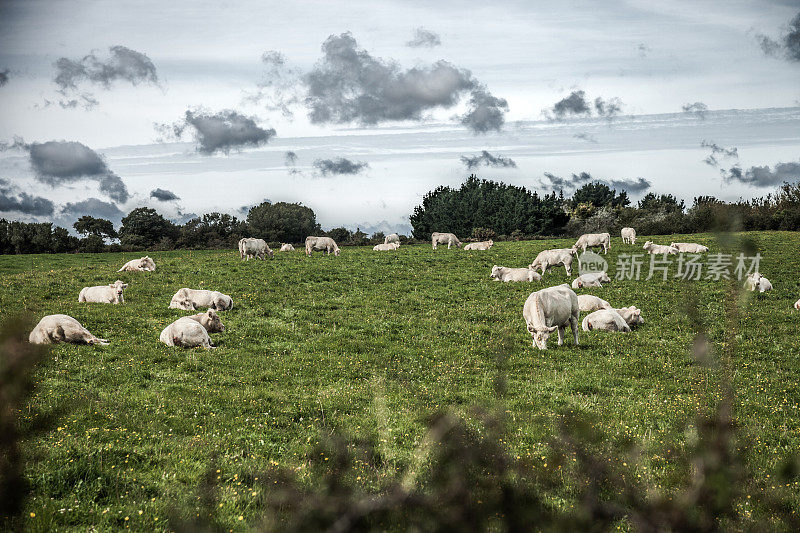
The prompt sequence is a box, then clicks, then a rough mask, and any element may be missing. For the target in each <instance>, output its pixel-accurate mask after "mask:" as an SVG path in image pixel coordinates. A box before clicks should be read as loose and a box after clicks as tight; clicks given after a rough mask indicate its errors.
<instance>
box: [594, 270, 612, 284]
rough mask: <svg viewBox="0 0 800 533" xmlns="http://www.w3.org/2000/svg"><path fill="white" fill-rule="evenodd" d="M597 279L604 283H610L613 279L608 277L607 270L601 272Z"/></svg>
mask: <svg viewBox="0 0 800 533" xmlns="http://www.w3.org/2000/svg"><path fill="white" fill-rule="evenodd" d="M597 279H598V280H600V281H602V282H604V283H609V282H610V281H611V278H609V277H608V273H606V272H601V273H600V275H599V276H597Z"/></svg>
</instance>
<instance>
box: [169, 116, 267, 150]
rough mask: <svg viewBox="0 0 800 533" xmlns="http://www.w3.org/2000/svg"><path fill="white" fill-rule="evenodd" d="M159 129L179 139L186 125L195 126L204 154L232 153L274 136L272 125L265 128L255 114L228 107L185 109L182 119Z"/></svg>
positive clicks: (254, 145)
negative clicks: (202, 109)
mask: <svg viewBox="0 0 800 533" xmlns="http://www.w3.org/2000/svg"><path fill="white" fill-rule="evenodd" d="M155 127H156V130H157V131H159V132H160V133H161V134H163V135H166V136H167V137H174V138H176V139H179V138H180V137H181V136H182V135H183V133H184V132H185V131H186V129H187V128H189V127H191V128H192V133H193V135H194V138H195V140H196V141H197V142H198V143H199V146H198V148H197V150H198V151H199V152H201V153H204V154H213V153H215V152H222V153H225V154H227V153H229V152H230V151H231V150H240V149H242V148H244V147H248V146H251V147H256V146H261V145H262V144H266V143H267V141H269V140H270V139H271V138H272V137H274V136H275V130H274V129H272V128H269V129H264V128H261V127H259V126H258V125H257V124H256V121H255V118H254V117H247V116H245V115H242V114H240V113H237V112H236V111H232V110H230V109H225V110H222V111H219V112H218V113H214V114H211V113H209V112H206V111H186V115H185V116H184V118H183V120H180V121H178V122H176V123H175V124H172V125H167V124H156V125H155Z"/></svg>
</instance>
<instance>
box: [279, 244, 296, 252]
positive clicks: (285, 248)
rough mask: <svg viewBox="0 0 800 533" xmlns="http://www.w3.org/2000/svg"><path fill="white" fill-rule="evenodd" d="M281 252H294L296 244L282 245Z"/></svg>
mask: <svg viewBox="0 0 800 533" xmlns="http://www.w3.org/2000/svg"><path fill="white" fill-rule="evenodd" d="M280 251H281V252H294V246H292V245H291V244H288V243H287V244H283V245H281V250H280Z"/></svg>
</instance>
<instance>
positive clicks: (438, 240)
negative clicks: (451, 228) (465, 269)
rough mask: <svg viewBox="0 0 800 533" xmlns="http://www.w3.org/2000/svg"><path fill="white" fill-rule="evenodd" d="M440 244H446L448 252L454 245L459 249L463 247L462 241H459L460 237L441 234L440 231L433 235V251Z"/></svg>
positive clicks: (451, 234)
mask: <svg viewBox="0 0 800 533" xmlns="http://www.w3.org/2000/svg"><path fill="white" fill-rule="evenodd" d="M440 244H446V245H447V249H448V250H449V249H450V247H451V246H452V245H454V244H455V245H456V246H458V247H459V248H460V247H461V241H459V240H458V237H456V236H455V235H454V234H453V233H439V232H438V231H434V232H433V233H431V245H433V249H434V250H435V249H436V247H437V246H438V245H440Z"/></svg>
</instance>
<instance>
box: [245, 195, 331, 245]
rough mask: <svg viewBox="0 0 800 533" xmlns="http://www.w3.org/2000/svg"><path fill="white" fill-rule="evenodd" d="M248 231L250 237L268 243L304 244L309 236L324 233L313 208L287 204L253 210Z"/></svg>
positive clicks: (263, 206) (248, 223)
mask: <svg viewBox="0 0 800 533" xmlns="http://www.w3.org/2000/svg"><path fill="white" fill-rule="evenodd" d="M247 229H248V232H249V233H250V235H249V236H251V237H256V238H259V239H264V240H265V241H268V242H269V241H279V242H304V241H305V239H306V237H308V236H309V235H314V234H317V233H320V232H321V231H322V228H320V226H319V224H317V216H316V215H315V214H314V211H312V210H311V208H308V207H306V206H304V205H301V204H299V203H298V204H290V203H286V202H278V203H276V204H271V203H269V202H264V203H262V204H260V205H257V206H256V207H253V208H251V209H250V212H249V213H247ZM334 240H335V239H334Z"/></svg>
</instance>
